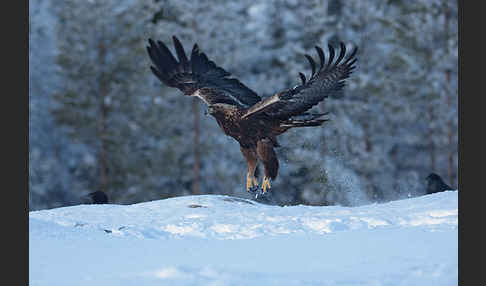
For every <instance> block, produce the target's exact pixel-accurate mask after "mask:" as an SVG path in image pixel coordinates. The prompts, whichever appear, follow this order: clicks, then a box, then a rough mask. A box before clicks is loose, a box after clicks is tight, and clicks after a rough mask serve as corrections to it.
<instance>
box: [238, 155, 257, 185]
mask: <svg viewBox="0 0 486 286" xmlns="http://www.w3.org/2000/svg"><path fill="white" fill-rule="evenodd" d="M240 150H241V153H242V154H243V156H244V157H245V159H246V162H247V163H248V173H247V174H246V190H247V191H248V192H252V191H255V190H256V189H257V188H258V181H257V179H256V177H255V170H256V167H257V165H258V156H257V152H256V150H255V149H254V148H251V147H250V148H244V147H242V146H240Z"/></svg>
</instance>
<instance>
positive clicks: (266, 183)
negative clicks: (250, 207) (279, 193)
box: [262, 177, 272, 194]
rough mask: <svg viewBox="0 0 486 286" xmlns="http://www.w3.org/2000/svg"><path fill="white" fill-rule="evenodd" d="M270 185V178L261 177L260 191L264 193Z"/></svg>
mask: <svg viewBox="0 0 486 286" xmlns="http://www.w3.org/2000/svg"><path fill="white" fill-rule="evenodd" d="M271 187H272V186H271V185H270V178H268V177H263V181H262V193H264V194H265V193H266V192H267V189H270V188H271Z"/></svg>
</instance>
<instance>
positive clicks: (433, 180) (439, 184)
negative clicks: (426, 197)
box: [425, 173, 454, 194]
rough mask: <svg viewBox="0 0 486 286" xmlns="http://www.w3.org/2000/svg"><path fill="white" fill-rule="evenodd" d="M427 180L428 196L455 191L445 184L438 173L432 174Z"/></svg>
mask: <svg viewBox="0 0 486 286" xmlns="http://www.w3.org/2000/svg"><path fill="white" fill-rule="evenodd" d="M425 180H427V194H433V193H438V192H443V191H447V190H454V188H452V187H451V186H449V185H447V184H446V183H444V181H443V180H442V178H441V177H440V176H439V175H437V174H436V173H430V175H428V176H427V178H425Z"/></svg>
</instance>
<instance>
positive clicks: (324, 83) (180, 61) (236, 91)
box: [147, 36, 357, 194]
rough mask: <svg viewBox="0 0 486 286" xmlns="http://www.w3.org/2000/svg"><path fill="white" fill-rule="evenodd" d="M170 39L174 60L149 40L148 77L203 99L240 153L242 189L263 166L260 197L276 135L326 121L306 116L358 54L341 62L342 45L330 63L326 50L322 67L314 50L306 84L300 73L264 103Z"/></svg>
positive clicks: (273, 165)
mask: <svg viewBox="0 0 486 286" xmlns="http://www.w3.org/2000/svg"><path fill="white" fill-rule="evenodd" d="M172 39H173V42H174V47H175V52H176V54H177V59H176V58H175V57H174V56H173V55H172V53H171V52H170V50H169V49H168V48H167V46H166V45H165V44H164V43H162V42H161V41H157V42H155V41H153V40H152V39H149V40H148V41H149V46H147V51H148V54H149V56H150V59H151V60H152V62H153V64H154V65H155V66H151V67H150V68H151V70H152V72H153V73H154V74H155V75H156V76H157V78H158V79H159V80H160V81H161V82H162V83H164V84H165V85H167V86H170V87H175V88H177V89H179V90H180V91H182V92H183V93H184V94H185V95H189V96H197V97H199V98H200V99H202V100H203V101H204V102H205V103H206V104H207V105H208V112H209V114H211V115H212V116H213V117H214V118H215V119H216V121H217V122H218V125H219V127H221V129H222V130H223V132H224V133H225V134H226V135H228V136H231V137H233V138H234V139H235V140H236V141H238V143H240V150H241V153H242V154H243V156H244V157H245V159H246V161H247V163H248V173H247V176H246V189H247V190H248V191H249V192H252V191H254V190H256V189H258V181H257V179H256V177H255V170H256V167H257V165H258V159H260V160H261V161H262V163H263V168H264V177H263V181H262V184H261V192H262V194H265V193H266V192H267V190H268V189H270V180H275V178H276V177H277V172H278V159H277V156H276V154H275V151H274V147H278V146H279V144H278V142H277V136H278V135H280V134H282V133H284V132H286V131H287V130H289V129H290V128H293V127H308V126H320V125H322V124H323V123H324V122H325V121H326V119H322V116H324V115H326V114H327V113H319V114H315V113H309V112H306V111H307V110H309V109H311V108H312V106H314V105H316V104H318V103H319V102H320V101H322V100H324V98H326V97H328V96H330V95H333V94H335V93H337V92H339V91H340V90H341V89H342V88H343V86H344V83H345V82H344V80H345V79H346V78H348V77H349V75H350V74H351V71H352V70H353V69H354V68H355V66H354V63H355V62H356V58H355V55H356V52H357V47H355V48H354V49H353V51H352V52H351V53H350V54H349V55H348V57H347V58H346V59H345V60H344V61H343V59H344V57H345V55H346V46H345V45H344V44H343V43H341V44H340V53H339V55H338V57H337V59H336V60H335V61H333V60H334V56H335V52H334V48H333V47H332V46H331V45H328V47H329V59H328V60H327V62H326V59H325V55H324V52H323V50H322V49H321V48H320V47H318V46H316V47H315V49H316V51H317V54H318V56H319V60H320V66H319V68H317V67H316V63H315V61H314V60H313V59H312V57H311V56H309V55H305V57H306V58H307V60H308V61H309V63H310V66H311V69H312V73H311V76H310V78H309V79H308V80H307V79H306V77H305V75H304V74H303V73H299V76H300V78H301V81H302V83H301V84H300V85H297V86H295V87H293V88H289V89H286V90H284V91H281V92H279V93H276V94H275V95H273V96H270V97H267V98H265V99H262V98H260V97H259V96H258V95H257V94H256V93H255V92H254V91H253V90H251V89H249V88H248V87H246V86H245V85H244V84H242V83H241V82H240V81H239V80H237V79H235V78H231V77H230V76H231V74H230V73H229V72H227V71H226V70H224V69H223V68H221V67H219V66H217V65H216V64H215V63H214V62H213V61H211V60H209V59H208V57H207V56H206V54H205V53H203V52H201V51H200V50H199V47H198V45H197V44H194V46H193V48H192V52H191V57H190V59H188V58H187V56H186V53H185V52H184V48H183V47H182V45H181V43H180V42H179V40H178V39H177V37H175V36H173V37H172Z"/></svg>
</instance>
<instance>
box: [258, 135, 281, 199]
mask: <svg viewBox="0 0 486 286" xmlns="http://www.w3.org/2000/svg"><path fill="white" fill-rule="evenodd" d="M273 146H274V145H273V142H272V141H270V140H269V139H262V140H260V141H258V143H257V153H258V156H259V157H260V159H261V160H262V163H263V175H264V176H263V181H262V192H263V194H265V193H266V192H267V190H268V189H270V188H271V184H270V180H275V178H276V177H277V173H278V159H277V154H275V150H273Z"/></svg>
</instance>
